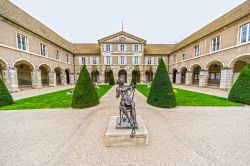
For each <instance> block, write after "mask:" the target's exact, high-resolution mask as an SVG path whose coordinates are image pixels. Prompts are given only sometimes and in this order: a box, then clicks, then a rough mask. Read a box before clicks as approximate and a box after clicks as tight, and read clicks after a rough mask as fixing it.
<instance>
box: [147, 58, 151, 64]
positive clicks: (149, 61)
mask: <svg viewBox="0 0 250 166" xmlns="http://www.w3.org/2000/svg"><path fill="white" fill-rule="evenodd" d="M147 64H148V65H151V64H152V57H148V61H147Z"/></svg>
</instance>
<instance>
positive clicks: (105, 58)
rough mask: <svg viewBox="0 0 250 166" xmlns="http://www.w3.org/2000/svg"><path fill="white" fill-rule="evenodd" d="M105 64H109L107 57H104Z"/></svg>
mask: <svg viewBox="0 0 250 166" xmlns="http://www.w3.org/2000/svg"><path fill="white" fill-rule="evenodd" d="M104 64H105V65H106V64H107V57H106V56H105V57H104Z"/></svg>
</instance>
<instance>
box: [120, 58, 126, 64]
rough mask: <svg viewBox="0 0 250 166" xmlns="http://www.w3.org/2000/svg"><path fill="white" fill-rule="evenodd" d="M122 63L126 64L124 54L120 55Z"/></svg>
mask: <svg viewBox="0 0 250 166" xmlns="http://www.w3.org/2000/svg"><path fill="white" fill-rule="evenodd" d="M120 65H125V57H124V56H121V57H120Z"/></svg>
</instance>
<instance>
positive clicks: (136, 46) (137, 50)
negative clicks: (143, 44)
mask: <svg viewBox="0 0 250 166" xmlns="http://www.w3.org/2000/svg"><path fill="white" fill-rule="evenodd" d="M134 52H139V45H138V44H136V45H134Z"/></svg>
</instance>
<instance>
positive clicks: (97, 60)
mask: <svg viewBox="0 0 250 166" xmlns="http://www.w3.org/2000/svg"><path fill="white" fill-rule="evenodd" d="M96 63H97V64H98V65H99V57H96Z"/></svg>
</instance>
